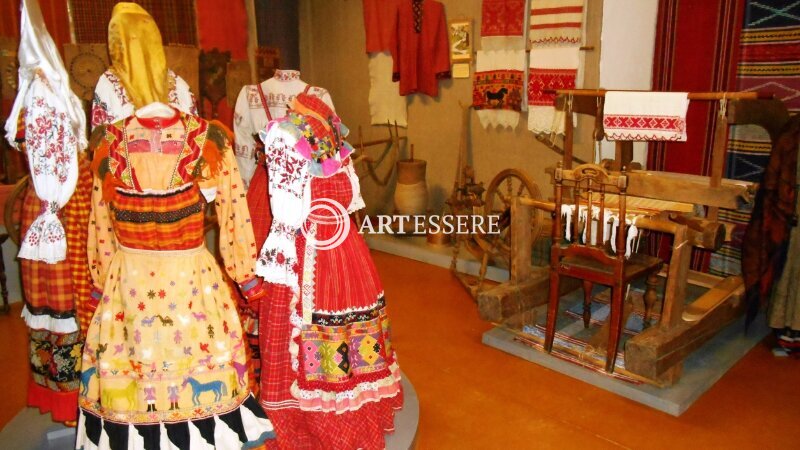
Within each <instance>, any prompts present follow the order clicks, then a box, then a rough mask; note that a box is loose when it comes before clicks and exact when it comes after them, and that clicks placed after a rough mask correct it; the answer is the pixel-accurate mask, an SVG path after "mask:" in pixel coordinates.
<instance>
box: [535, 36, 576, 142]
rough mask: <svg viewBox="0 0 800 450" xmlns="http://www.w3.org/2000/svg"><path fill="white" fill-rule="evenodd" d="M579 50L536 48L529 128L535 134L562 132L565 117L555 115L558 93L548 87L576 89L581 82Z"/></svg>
mask: <svg viewBox="0 0 800 450" xmlns="http://www.w3.org/2000/svg"><path fill="white" fill-rule="evenodd" d="M580 61H581V55H580V50H579V48H578V47H576V46H572V47H534V48H532V49H531V59H530V64H529V69H528V129H529V130H531V131H533V132H534V133H553V132H555V133H563V132H564V116H563V114H556V109H555V106H554V103H553V102H554V100H555V95H554V94H545V93H544V92H543V91H544V90H545V89H575V88H577V87H580V86H581V85H582V82H581V75H580V73H579V72H580V70H579V68H580Z"/></svg>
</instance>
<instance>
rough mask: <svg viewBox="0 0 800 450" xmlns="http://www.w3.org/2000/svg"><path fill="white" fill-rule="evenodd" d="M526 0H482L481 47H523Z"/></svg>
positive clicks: (502, 48)
mask: <svg viewBox="0 0 800 450" xmlns="http://www.w3.org/2000/svg"><path fill="white" fill-rule="evenodd" d="M525 2H526V0H483V4H482V5H481V49H482V50H504V49H522V48H525V39H524V36H525V33H524V32H525Z"/></svg>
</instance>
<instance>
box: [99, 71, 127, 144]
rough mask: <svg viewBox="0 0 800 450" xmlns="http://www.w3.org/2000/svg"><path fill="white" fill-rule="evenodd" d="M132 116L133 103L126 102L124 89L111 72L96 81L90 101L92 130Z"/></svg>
mask: <svg viewBox="0 0 800 450" xmlns="http://www.w3.org/2000/svg"><path fill="white" fill-rule="evenodd" d="M131 114H133V103H131V102H130V101H128V95H127V94H126V93H125V88H124V87H123V86H122V83H121V82H120V81H119V78H117V77H116V75H114V74H113V73H112V72H111V71H108V70H107V71H106V72H105V73H103V75H101V76H100V79H99V80H97V86H95V88H94V98H93V99H92V120H91V122H92V130H94V129H95V128H96V127H98V126H100V125H106V124H109V123H114V122H116V121H118V120H120V119H124V118H125V117H128V116H130V115H131Z"/></svg>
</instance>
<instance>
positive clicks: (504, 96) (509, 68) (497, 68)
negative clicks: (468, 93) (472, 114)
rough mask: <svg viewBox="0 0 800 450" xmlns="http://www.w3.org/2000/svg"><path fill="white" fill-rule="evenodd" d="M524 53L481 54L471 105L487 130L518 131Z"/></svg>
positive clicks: (517, 51)
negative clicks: (490, 128)
mask: <svg viewBox="0 0 800 450" xmlns="http://www.w3.org/2000/svg"><path fill="white" fill-rule="evenodd" d="M524 77H525V51H524V50H498V51H479V52H478V56H477V61H476V62H475V79H474V82H473V85H472V105H473V107H474V108H475V110H476V111H477V112H478V118H479V119H480V121H481V125H482V126H483V127H484V128H488V127H490V126H500V127H510V128H516V126H517V124H518V123H519V114H520V110H521V108H522V88H523V79H524Z"/></svg>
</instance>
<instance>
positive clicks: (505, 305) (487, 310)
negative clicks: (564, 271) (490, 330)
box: [478, 267, 581, 323]
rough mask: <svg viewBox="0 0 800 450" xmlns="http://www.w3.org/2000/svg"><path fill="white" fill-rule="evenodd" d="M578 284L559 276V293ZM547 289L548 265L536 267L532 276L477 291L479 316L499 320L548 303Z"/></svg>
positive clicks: (568, 278) (548, 279)
mask: <svg viewBox="0 0 800 450" xmlns="http://www.w3.org/2000/svg"><path fill="white" fill-rule="evenodd" d="M580 286H581V282H580V280H577V279H574V278H570V277H564V278H562V279H561V289H560V291H561V295H564V294H567V293H568V292H572V291H574V290H576V289H578V288H579V287H580ZM548 292H550V269H549V268H548V267H535V268H534V269H533V271H532V272H531V276H530V277H529V278H528V279H527V280H523V281H522V282H520V283H503V284H499V285H497V286H495V287H493V288H491V289H487V290H485V291H483V292H481V293H479V294H478V313H479V314H480V317H481V319H483V320H486V321H489V322H495V323H502V322H503V321H505V320H506V319H508V318H509V317H511V316H513V315H515V314H519V313H521V312H524V311H528V310H531V309H533V308H535V307H537V306H539V305H544V304H545V303H547V297H548Z"/></svg>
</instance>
